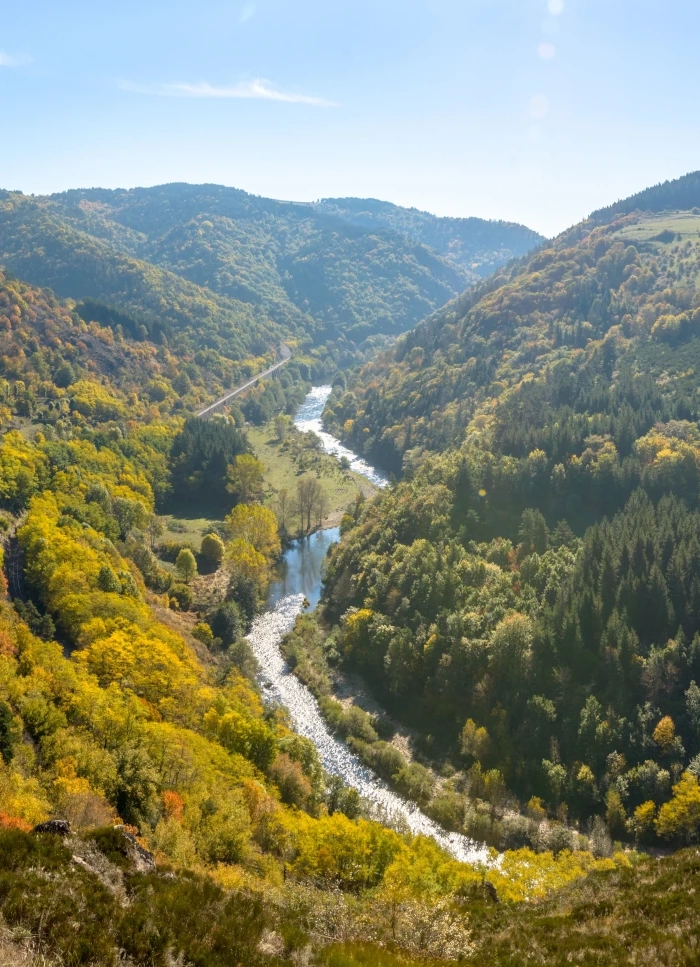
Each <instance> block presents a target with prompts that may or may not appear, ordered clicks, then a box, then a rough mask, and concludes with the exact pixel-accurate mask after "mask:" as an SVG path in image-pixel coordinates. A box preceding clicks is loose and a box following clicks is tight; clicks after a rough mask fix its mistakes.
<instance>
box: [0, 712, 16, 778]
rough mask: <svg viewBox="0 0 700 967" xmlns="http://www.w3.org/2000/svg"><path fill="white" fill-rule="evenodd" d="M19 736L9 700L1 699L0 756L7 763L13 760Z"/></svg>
mask: <svg viewBox="0 0 700 967" xmlns="http://www.w3.org/2000/svg"><path fill="white" fill-rule="evenodd" d="M19 738H20V734H19V729H18V728H17V725H16V724H15V719H14V716H13V714H12V709H11V708H10V706H9V705H8V704H7V702H5V701H3V700H2V699H0V756H1V757H2V760H3V762H5V763H6V764H9V763H10V762H11V761H12V758H13V756H14V754H15V746H16V744H17V742H18V741H19Z"/></svg>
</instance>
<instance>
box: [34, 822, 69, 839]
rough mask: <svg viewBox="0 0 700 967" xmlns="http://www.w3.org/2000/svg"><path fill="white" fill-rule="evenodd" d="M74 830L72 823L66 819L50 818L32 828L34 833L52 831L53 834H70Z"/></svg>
mask: <svg viewBox="0 0 700 967" xmlns="http://www.w3.org/2000/svg"><path fill="white" fill-rule="evenodd" d="M72 831H73V830H72V828H71V824H70V823H69V822H68V821H67V820H66V819H49V820H48V821H47V822H45V823H39V825H38V826H35V827H34V829H33V830H32V832H33V833H51V834H52V835H53V836H70V834H71V833H72Z"/></svg>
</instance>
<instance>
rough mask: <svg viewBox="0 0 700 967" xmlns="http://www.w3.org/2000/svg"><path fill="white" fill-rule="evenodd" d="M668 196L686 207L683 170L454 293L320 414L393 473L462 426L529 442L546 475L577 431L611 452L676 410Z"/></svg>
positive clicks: (505, 442) (693, 327) (684, 321)
mask: <svg viewBox="0 0 700 967" xmlns="http://www.w3.org/2000/svg"><path fill="white" fill-rule="evenodd" d="M693 179H695V181H694V180H693ZM693 185H695V186H696V187H695V189H694V193H693V191H692V186H693ZM681 191H682V192H683V195H682V197H683V199H684V201H685V203H686V204H688V205H689V206H690V205H691V202H694V201H695V202H697V203H698V204H700V179H699V178H697V177H696V176H692V175H691V176H687V177H686V178H684V179H680V180H679V182H672V183H670V184H668V185H666V186H661V187H660V188H657V189H650V191H649V193H647V194H646V195H645V196H644V198H645V201H644V205H645V206H648V207H647V208H646V209H645V210H644V211H641V212H638V213H630V214H624V213H623V214H617V213H618V212H619V211H623V210H624V208H625V207H629V206H627V205H626V203H625V202H620V203H618V204H617V205H616V206H613V209H614V211H613V214H612V216H611V219H610V221H609V222H606V223H605V224H600V223H599V222H600V220H601V218H602V215H601V213H596V215H595V216H592V217H591V219H590V220H589V221H586V222H583V223H581V224H580V225H578V226H576V227H575V228H572V229H570V230H569V231H567V232H565V233H563V234H562V235H561V236H559V237H558V238H557V239H555V240H554V241H553V242H552V243H551V245H549V246H547V247H544V248H540V249H538V250H537V251H536V252H535V253H534V254H532V255H530V256H524V257H523V258H522V259H520V260H519V261H517V262H514V263H511V264H509V265H508V266H506V267H504V268H502V269H500V270H499V271H498V272H497V273H495V274H494V275H492V276H491V277H490V278H489V279H487V280H485V281H484V282H483V283H482V284H481V285H480V286H478V287H476V288H474V289H470V290H467V291H466V292H465V293H464V294H463V295H462V296H460V297H459V298H458V299H456V300H455V301H453V302H452V303H450V304H449V305H448V306H447V307H445V309H444V310H442V311H441V312H439V313H436V314H435V315H434V316H432V317H431V318H430V319H428V320H426V322H425V323H423V324H422V325H420V326H418V327H417V328H416V329H415V330H414V331H412V332H411V333H409V334H408V335H407V336H405V337H404V338H403V339H402V340H400V341H399V343H398V344H397V345H396V347H395V348H394V349H392V350H391V351H389V352H388V353H386V354H384V355H383V356H382V357H381V358H379V359H377V360H376V361H374V362H372V363H370V364H368V365H367V366H366V367H365V368H364V369H363V370H362V371H361V372H359V373H358V374H357V377H356V378H355V379H354V380H351V381H350V389H351V392H350V393H349V394H348V395H347V396H346V397H345V398H344V399H343V400H342V401H339V402H336V403H335V404H334V405H333V407H332V410H331V411H330V418H331V420H332V421H335V423H336V425H337V426H338V428H339V429H340V430H341V431H342V432H343V433H344V435H345V437H346V439H348V440H349V441H351V442H352V444H353V445H354V446H356V447H360V448H361V449H363V450H364V452H365V453H367V454H369V455H371V456H372V457H373V458H374V459H375V460H377V461H378V462H380V463H382V464H383V465H384V466H385V467H387V468H389V469H391V470H394V472H397V473H398V472H400V471H401V467H402V460H403V459H404V457H405V455H406V454H408V453H409V452H410V458H409V459H410V460H412V461H413V462H415V461H416V459H419V458H420V454H421V453H422V452H423V451H440V450H444V449H445V448H446V447H450V446H458V445H460V444H461V443H462V442H463V440H464V439H465V436H466V438H468V439H470V440H472V441H481V442H482V443H483V444H484V445H486V446H488V447H489V448H490V449H492V450H494V451H497V452H502V453H503V454H507V455H509V456H511V457H513V458H514V459H520V458H521V457H524V456H526V455H527V454H528V453H530V452H531V451H533V450H542V451H543V452H545V453H546V454H547V459H548V461H549V469H550V472H551V469H552V467H553V466H554V465H556V464H559V463H562V462H563V463H566V461H567V460H568V459H570V458H571V457H572V456H574V455H576V456H580V455H581V453H582V452H583V451H584V450H585V446H584V441H585V440H586V439H587V437H589V436H590V435H591V434H592V433H597V434H603V435H605V434H612V438H611V442H613V443H614V444H615V446H616V447H617V449H618V452H619V454H622V455H627V454H628V453H629V450H630V447H631V445H632V443H633V442H634V440H635V439H636V437H637V436H639V435H642V433H643V432H646V431H647V430H648V429H649V428H650V427H651V426H652V425H653V422H654V421H655V419H660V418H670V416H671V415H672V414H679V415H682V416H684V417H690V416H692V414H694V413H695V405H696V404H695V399H696V397H695V386H696V382H697V376H696V375H695V373H696V372H698V370H697V369H694V368H693V366H694V360H695V357H696V355H697V354H698V353H699V352H700V341H699V340H698V339H697V335H698V332H699V331H700V327H699V325H698V319H696V315H697V314H695V315H694V313H695V309H696V307H697V305H698V296H697V288H696V286H697V281H698V276H699V275H700V247H699V244H698V243H699V242H700V236H698V231H700V214H695V213H694V212H693V210H692V208H693V207H695V206H692V207H690V209H689V210H688V211H685V212H675V213H674V212H668V211H667V209H669V208H670V207H671V205H672V202H673V200H674V199H675V198H677V197H681V196H680V194H679V193H680V192H681ZM635 197H636V196H635ZM613 209H611V211H612V210H613ZM698 318H700V316H699V317H698ZM592 387H595V391H593V389H592ZM640 394H641V395H642V398H643V399H646V398H647V397H648V398H649V399H653V400H654V402H653V403H650V404H649V406H646V404H643V403H642V402H640V399H638V397H639V395H640ZM642 414H644V415H642ZM555 425H556V427H557V429H555V428H554V427H555ZM623 426H624V429H623Z"/></svg>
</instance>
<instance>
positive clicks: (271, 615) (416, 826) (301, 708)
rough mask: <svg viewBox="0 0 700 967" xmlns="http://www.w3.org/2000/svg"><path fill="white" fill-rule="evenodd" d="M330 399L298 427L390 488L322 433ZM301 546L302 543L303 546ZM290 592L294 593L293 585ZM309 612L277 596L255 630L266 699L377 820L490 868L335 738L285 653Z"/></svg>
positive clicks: (312, 407)
mask: <svg viewBox="0 0 700 967" xmlns="http://www.w3.org/2000/svg"><path fill="white" fill-rule="evenodd" d="M329 394H330V387H329V386H320V387H316V388H315V389H313V390H312V391H311V392H310V393H309V395H308V396H307V398H306V400H305V401H304V403H303V404H302V406H301V407H300V409H299V412H298V413H297V416H296V418H295V421H294V422H295V424H296V426H297V427H298V428H299V429H300V430H302V431H306V430H313V431H314V433H316V434H317V435H318V436H319V437H321V440H322V441H323V446H324V449H325V450H326V451H327V452H328V453H332V454H334V455H335V456H338V457H341V456H347V457H348V460H350V464H351V466H352V469H353V470H355V471H357V472H358V473H361V474H363V475H364V476H366V477H367V478H368V479H369V480H371V481H372V483H374V484H375V485H376V486H379V487H384V486H386V485H387V484H388V480H387V478H386V477H385V476H384V475H383V474H381V473H380V472H379V471H377V470H375V468H373V467H370V466H369V464H367V463H366V462H365V461H364V460H361V458H359V457H357V455H356V454H354V453H352V452H351V451H350V450H347V449H346V448H345V447H343V446H342V444H341V443H340V442H339V441H337V440H336V439H335V437H333V436H332V435H331V434H330V433H326V432H325V431H324V430H322V428H321V413H322V411H323V407H324V405H325V402H326V400H327V399H328V396H329ZM307 540H308V539H307ZM312 540H313V538H312ZM299 544H301V542H297V545H299ZM300 551H303V548H298V547H297V548H296V549H295V548H294V547H293V548H290V551H289V552H288V553H291V554H296V553H299V552H300ZM318 567H319V573H318V578H317V580H318V585H319V588H320V583H321V574H320V564H319V566H318ZM300 570H303V569H300ZM307 581H308V575H307ZM292 583H293V582H292ZM286 587H287V589H288V590H291V588H290V587H289V584H287V585H286ZM303 607H304V594H301V593H298V594H296V593H287V594H285V595H284V596H283V597H281V598H279V594H278V595H274V594H273V595H271V605H270V608H269V610H268V611H266V612H265V613H264V614H262V615H260V617H259V618H257V619H256V620H255V622H254V623H253V627H252V628H251V630H250V634H249V635H248V642H249V643H250V646H251V648H252V650H253V653H254V654H255V657H256V658H257V660H258V664H259V666H260V675H259V680H260V684H261V686H262V690H263V694H264V695H265V697H266V699H267V700H268V701H271V702H278V703H279V704H281V705H283V706H284V707H285V708H286V709H287V710H288V711H289V714H290V716H291V720H292V723H293V725H294V728H295V729H296V730H297V732H298V733H299V734H300V735H303V736H305V737H306V738H307V739H310V740H311V741H312V742H313V743H314V745H315V746H316V748H317V749H318V752H319V755H320V757H321V762H322V763H323V765H324V768H325V769H326V770H327V771H328V772H329V773H331V774H332V775H337V776H340V777H341V778H342V779H343V780H344V781H345V782H346V783H347V785H349V786H352V787H354V788H355V789H357V791H358V792H359V793H360V795H361V796H363V797H364V798H365V799H366V800H367V801H368V802H370V803H371V804H372V806H373V807H374V810H375V812H376V815H377V818H380V819H381V818H383V819H384V820H386V821H389V822H391V821H394V822H396V823H398V824H400V825H405V826H407V827H408V828H409V829H410V830H411V831H412V832H413V833H415V834H422V835H424V836H431V837H432V838H433V839H434V840H436V842H438V843H439V844H440V845H441V846H442V847H444V849H445V850H447V851H448V852H449V853H451V854H452V856H454V857H455V858H456V859H458V860H461V861H463V862H466V863H478V862H483V863H489V862H490V861H489V856H488V852H487V850H486V848H485V847H484V846H483V845H482V844H480V843H475V842H474V841H472V840H470V839H468V838H467V837H466V836H462V835H460V834H459V833H448V832H447V831H446V830H444V829H442V828H441V827H440V826H439V825H438V824H437V823H435V822H434V821H433V820H432V819H430V818H429V817H428V816H426V815H424V813H422V812H421V811H420V809H419V808H418V807H417V806H416V804H415V803H412V802H409V801H407V800H405V799H403V798H402V797H401V796H399V795H397V794H396V793H395V792H393V791H392V790H391V789H390V788H389V787H388V786H387V784H386V783H385V782H383V780H381V779H380V778H379V777H378V776H377V775H375V774H374V773H373V772H372V771H371V770H370V769H368V768H367V767H366V766H364V765H363V764H362V762H360V760H359V759H358V758H357V756H355V755H354V754H353V753H352V752H351V751H350V749H349V748H348V747H347V745H345V743H343V742H341V741H339V740H338V739H336V738H335V736H333V735H332V734H331V732H330V731H329V729H328V727H327V726H326V723H325V721H324V719H323V716H322V715H321V711H320V709H319V707H318V703H317V702H316V699H315V698H314V696H313V695H312V694H311V692H310V691H309V689H308V688H307V687H306V686H305V685H303V684H302V683H301V682H300V681H299V679H298V678H296V677H295V675H294V674H293V673H292V672H291V671H290V670H289V668H288V667H287V663H286V661H285V659H284V657H283V656H282V653H281V651H280V643H281V641H282V639H283V638H284V636H285V635H286V634H288V633H289V632H290V631H291V630H292V628H293V627H294V622H295V620H296V617H297V615H298V614H300V613H301V612H302V610H303Z"/></svg>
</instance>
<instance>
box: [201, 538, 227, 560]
mask: <svg viewBox="0 0 700 967" xmlns="http://www.w3.org/2000/svg"><path fill="white" fill-rule="evenodd" d="M224 551H225V547H224V542H223V541H222V540H221V538H220V537H219V535H218V534H205V535H204V537H203V538H202V548H201V551H200V553H201V555H202V557H203V558H204V559H205V560H206V561H208V562H209V563H210V564H221V562H222V561H223V559H224Z"/></svg>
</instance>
